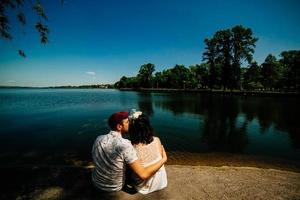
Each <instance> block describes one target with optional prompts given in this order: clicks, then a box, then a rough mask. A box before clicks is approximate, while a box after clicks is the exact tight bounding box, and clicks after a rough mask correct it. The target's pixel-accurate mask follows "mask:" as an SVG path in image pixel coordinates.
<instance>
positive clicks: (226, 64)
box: [214, 29, 234, 89]
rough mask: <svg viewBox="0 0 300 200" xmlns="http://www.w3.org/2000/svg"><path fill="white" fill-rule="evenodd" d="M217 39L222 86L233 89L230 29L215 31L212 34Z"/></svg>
mask: <svg viewBox="0 0 300 200" xmlns="http://www.w3.org/2000/svg"><path fill="white" fill-rule="evenodd" d="M214 38H215V40H216V41H217V43H216V45H217V52H218V58H217V60H218V62H219V63H221V69H222V77H221V80H222V85H223V88H224V89H226V88H230V89H233V87H234V84H233V82H234V79H233V70H232V53H231V52H232V41H231V39H232V33H231V31H230V29H225V30H220V31H217V32H216V33H215V35H214Z"/></svg>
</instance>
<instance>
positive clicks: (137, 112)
mask: <svg viewBox="0 0 300 200" xmlns="http://www.w3.org/2000/svg"><path fill="white" fill-rule="evenodd" d="M142 114H143V113H142V112H141V111H136V112H134V113H133V119H137V118H139V116H140V115H142Z"/></svg>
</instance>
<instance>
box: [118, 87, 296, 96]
mask: <svg viewBox="0 0 300 200" xmlns="http://www.w3.org/2000/svg"><path fill="white" fill-rule="evenodd" d="M119 90H120V91H137V92H170V93H173V92H174V93H177V92H184V93H206V94H226V95H242V96H295V97H299V96H300V93H299V92H296V91H293V92H282V91H252V90H218V89H213V90H211V89H165V88H136V89H133V88H120V89H119Z"/></svg>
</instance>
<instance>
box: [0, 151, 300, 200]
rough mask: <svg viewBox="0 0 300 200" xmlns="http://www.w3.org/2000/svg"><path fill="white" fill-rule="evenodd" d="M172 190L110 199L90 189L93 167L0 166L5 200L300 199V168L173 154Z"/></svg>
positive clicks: (265, 161)
mask: <svg viewBox="0 0 300 200" xmlns="http://www.w3.org/2000/svg"><path fill="white" fill-rule="evenodd" d="M168 155H169V156H168V162H167V164H166V170H167V174H168V187H167V188H166V189H164V190H161V191H158V192H154V193H151V194H148V195H142V194H138V193H130V192H124V191H121V192H119V193H118V194H117V195H114V196H111V195H107V194H101V193H99V192H98V191H97V190H96V189H95V188H94V187H93V186H92V184H91V171H92V168H93V166H92V163H90V162H83V161H78V160H73V161H69V164H67V165H42V164H41V165H22V166H21V165H19V164H18V165H15V166H13V165H10V166H1V174H0V175H1V187H2V192H1V194H0V199H18V200H21V199H36V200H37V199H39V200H42V199H300V172H299V163H298V162H294V161H285V160H278V159H271V158H269V159H267V158H262V157H253V156H246V155H231V154H220V153H210V154H193V153H180V152H169V153H168Z"/></svg>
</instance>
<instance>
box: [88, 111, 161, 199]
mask: <svg viewBox="0 0 300 200" xmlns="http://www.w3.org/2000/svg"><path fill="white" fill-rule="evenodd" d="M108 124H109V126H110V128H111V131H110V132H109V133H108V134H106V135H101V136H99V137H98V138H97V139H96V141H95V143H94V145H93V149H92V156H93V162H94V165H95V168H94V171H93V174H92V180H93V183H94V185H95V186H96V187H97V188H98V189H99V190H100V191H104V192H117V191H120V190H122V189H124V186H126V185H127V184H128V182H130V184H131V185H132V186H133V187H134V188H135V190H136V191H137V192H139V193H142V194H148V193H150V192H154V191H157V190H161V189H163V188H165V187H167V175H166V170H165V168H164V163H165V162H166V161H167V155H166V152H165V150H164V147H163V146H162V145H161V143H160V140H159V138H158V137H154V136H153V128H152V127H151V125H150V121H149V119H148V117H147V116H146V115H144V114H142V112H140V111H135V110H134V109H133V110H132V111H131V112H130V114H128V112H117V113H114V114H112V115H111V116H110V118H109V120H108ZM127 132H129V134H130V139H131V141H129V140H127V139H124V138H122V134H125V133H127ZM126 168H127V169H126ZM126 170H127V171H128V170H130V171H131V172H132V173H131V175H130V177H125V174H129V173H125V172H126ZM128 176H129V175H128ZM125 180H126V181H125ZM128 180H129V181H128ZM125 182H126V183H125Z"/></svg>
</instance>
